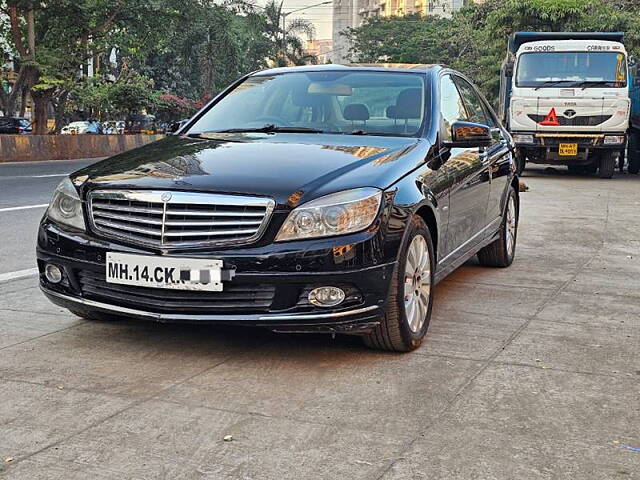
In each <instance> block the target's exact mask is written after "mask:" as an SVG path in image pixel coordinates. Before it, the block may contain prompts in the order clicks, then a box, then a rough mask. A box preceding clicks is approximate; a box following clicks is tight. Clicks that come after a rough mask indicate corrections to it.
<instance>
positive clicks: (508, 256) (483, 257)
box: [478, 187, 519, 268]
mask: <svg viewBox="0 0 640 480" xmlns="http://www.w3.org/2000/svg"><path fill="white" fill-rule="evenodd" d="M518 212H519V205H518V196H517V195H516V191H515V190H514V189H513V187H509V194H508V197H507V207H506V208H505V211H504V215H503V216H502V225H501V227H500V236H499V237H498V238H497V239H496V240H495V241H493V242H492V243H490V244H489V245H487V246H486V247H484V248H483V249H482V250H480V251H479V252H478V260H480V265H483V266H485V267H503V268H504V267H508V266H509V265H511V264H512V263H513V259H514V257H515V256H516V240H517V239H518Z"/></svg>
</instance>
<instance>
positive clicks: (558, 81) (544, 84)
mask: <svg viewBox="0 0 640 480" xmlns="http://www.w3.org/2000/svg"><path fill="white" fill-rule="evenodd" d="M567 81H568V80H548V81H546V82H543V83H542V85H538V86H537V87H536V88H534V90H540V89H541V88H544V87H552V86H554V85H557V84H559V83H562V82H567Z"/></svg>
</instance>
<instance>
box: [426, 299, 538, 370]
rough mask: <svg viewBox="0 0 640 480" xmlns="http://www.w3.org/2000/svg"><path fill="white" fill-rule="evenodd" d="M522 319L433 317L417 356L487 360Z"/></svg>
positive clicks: (442, 314) (467, 315)
mask: <svg viewBox="0 0 640 480" xmlns="http://www.w3.org/2000/svg"><path fill="white" fill-rule="evenodd" d="M525 321H526V319H524V318H516V317H500V316H498V315H479V314H474V313H460V312H456V311H453V310H451V311H447V312H441V311H439V310H438V311H437V312H435V313H434V316H433V318H432V319H431V324H430V325H429V332H428V334H427V338H426V340H425V342H424V343H423V345H422V347H421V348H420V349H418V350H417V351H416V353H418V354H425V355H429V354H434V355H450V356H455V357H464V358H472V359H479V360H486V359H488V358H489V357H490V356H491V355H492V354H493V353H494V352H495V351H496V350H497V349H498V348H500V346H501V345H502V344H503V343H504V342H505V341H506V340H507V338H509V336H510V335H511V334H512V333H513V332H515V331H516V330H517V329H518V328H519V327H520V326H521V325H522V324H523V323H524V322H525Z"/></svg>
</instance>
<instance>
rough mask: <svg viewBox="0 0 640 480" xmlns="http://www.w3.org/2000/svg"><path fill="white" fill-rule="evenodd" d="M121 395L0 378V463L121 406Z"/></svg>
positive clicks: (126, 401)
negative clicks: (60, 388)
mask: <svg viewBox="0 0 640 480" xmlns="http://www.w3.org/2000/svg"><path fill="white" fill-rule="evenodd" d="M129 403H130V402H129V401H128V400H127V399H124V398H118V397H114V396H111V395H100V394H94V393H87V392H78V391H73V390H67V389H63V390H59V389H57V388H55V387H53V388H52V387H47V386H43V385H34V384H29V383H21V382H12V381H6V380H0V464H3V463H4V459H5V458H8V457H13V458H15V459H16V460H20V458H21V457H24V456H26V455H29V454H32V453H34V452H36V451H38V450H40V449H42V448H44V447H45V446H47V445H51V444H52V443H54V442H57V441H59V440H61V439H63V438H65V437H67V436H69V435H71V434H73V433H75V432H78V431H80V430H82V429H84V428H86V427H88V426H89V425H91V424H92V423H94V422H97V421H100V420H101V419H104V418H107V417H108V416H110V415H113V414H114V413H116V412H117V411H119V410H121V409H123V408H125V407H126V406H127V405H128V404H129Z"/></svg>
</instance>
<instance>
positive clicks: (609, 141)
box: [604, 135, 624, 145]
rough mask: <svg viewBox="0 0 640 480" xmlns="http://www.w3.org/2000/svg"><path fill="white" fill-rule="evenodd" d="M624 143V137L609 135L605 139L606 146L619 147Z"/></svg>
mask: <svg viewBox="0 0 640 480" xmlns="http://www.w3.org/2000/svg"><path fill="white" fill-rule="evenodd" d="M620 143H624V135H607V136H605V137H604V144H605V145H618V144H620Z"/></svg>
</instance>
